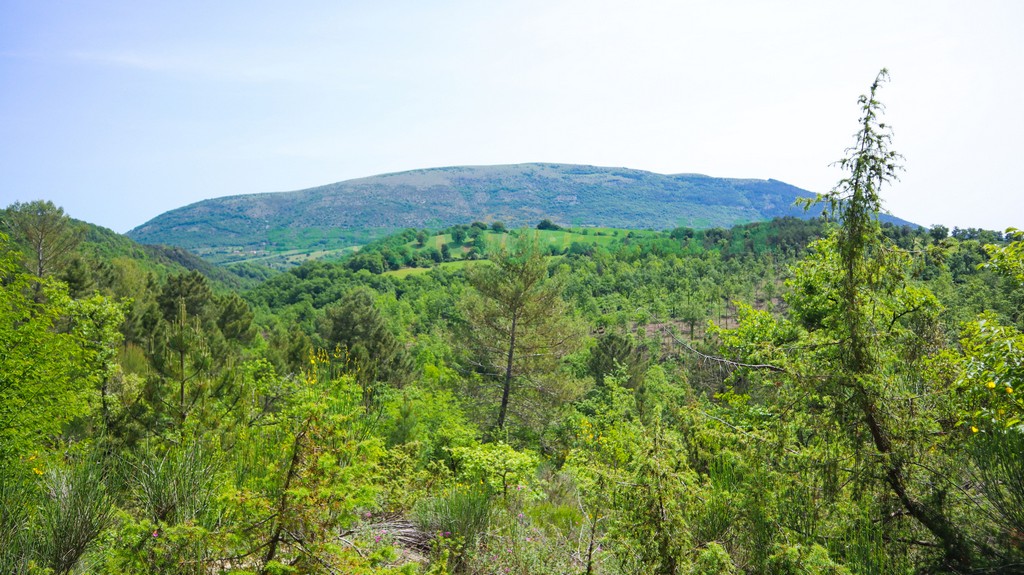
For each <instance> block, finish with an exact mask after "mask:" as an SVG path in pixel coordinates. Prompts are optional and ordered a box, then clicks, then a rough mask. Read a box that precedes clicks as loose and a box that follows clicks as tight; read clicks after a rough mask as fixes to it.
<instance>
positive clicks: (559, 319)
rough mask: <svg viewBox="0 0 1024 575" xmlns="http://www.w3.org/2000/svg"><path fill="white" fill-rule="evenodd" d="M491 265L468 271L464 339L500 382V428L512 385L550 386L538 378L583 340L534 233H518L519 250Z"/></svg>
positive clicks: (485, 369)
mask: <svg viewBox="0 0 1024 575" xmlns="http://www.w3.org/2000/svg"><path fill="white" fill-rule="evenodd" d="M491 262H492V264H493V265H481V266H476V267H473V268H471V269H469V270H467V274H466V275H467V280H468V282H469V284H470V285H471V286H472V287H473V289H472V290H471V291H470V292H468V294H467V296H466V298H465V300H464V306H463V307H464V309H465V314H466V320H467V325H466V327H467V329H466V331H465V333H464V336H463V338H464V340H465V343H466V345H467V348H468V350H469V352H470V353H471V354H472V361H473V362H474V363H475V365H476V367H477V369H478V370H479V371H480V372H481V373H482V374H484V375H485V377H488V378H492V379H495V380H497V381H499V382H500V386H501V403H500V406H499V408H498V416H497V420H496V422H495V425H494V427H495V428H496V429H499V430H500V429H502V428H504V426H505V421H506V418H507V417H508V411H509V404H510V402H511V400H512V394H513V390H514V389H516V388H523V387H531V388H534V389H538V390H543V389H545V388H548V389H549V391H550V387H549V386H546V385H545V384H543V383H542V382H541V381H540V379H541V377H542V376H543V375H545V374H548V375H550V374H552V372H554V371H555V369H556V366H557V362H558V360H559V359H561V358H562V357H564V356H565V355H566V354H567V353H570V352H571V351H573V350H574V349H575V348H576V346H577V345H578V343H579V331H578V329H577V328H576V326H575V324H574V323H573V322H572V321H571V320H570V318H569V316H568V311H567V306H566V303H565V301H564V300H563V299H562V291H563V283H562V278H561V277H558V276H556V277H554V278H549V277H548V267H547V263H546V261H545V259H544V252H543V249H542V248H541V246H540V245H539V244H538V242H537V241H536V240H535V239H533V238H532V237H527V236H521V237H519V238H517V241H516V245H515V250H514V251H512V252H506V251H502V252H500V253H498V254H495V255H493V256H492V257H491Z"/></svg>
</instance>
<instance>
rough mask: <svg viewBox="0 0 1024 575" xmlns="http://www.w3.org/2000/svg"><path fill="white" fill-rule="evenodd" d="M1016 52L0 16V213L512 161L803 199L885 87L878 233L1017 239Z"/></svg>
mask: <svg viewBox="0 0 1024 575" xmlns="http://www.w3.org/2000/svg"><path fill="white" fill-rule="evenodd" d="M894 4H895V5H896V6H895V7H894V6H893V5H894ZM1022 29H1024V2H1015V1H1005V2H995V1H987V2H986V1H975V2H943V1H915V2H909V1H907V2H898V3H897V2H887V1H859V2H849V1H842V2H830V1H822V0H816V1H788V2H782V1H778V2H770V1H747V2H741V1H730V0H718V1H712V0H702V1H688V2H645V1H642V0H633V1H621V2H610V1H609V2H603V1H597V0H588V1H562V0H545V1H522V2H490V1H482V0H477V1H436V2H429V1H419V2H412V1H409V2H389V1H384V0H381V1H375V2H369V1H367V2H359V1H356V2H293V3H288V4H287V5H286V4H285V3H283V2H252V1H247V2H209V1H204V2H186V1H175V2H145V1H141V0H135V1H131V2H127V1H126V2H74V1H62V2H49V1H40V0H33V1H11V0H0V134H2V136H0V205H7V204H9V203H11V202H13V201H27V200H32V199H38V198H44V199H50V200H53V201H54V202H55V203H57V204H59V205H62V206H64V208H65V209H66V211H67V212H68V213H69V214H70V215H72V216H74V217H76V218H80V219H84V220H87V221H91V222H94V223H97V224H101V225H104V226H107V227H110V228H112V229H114V230H116V231H119V232H124V231H127V230H128V229H130V228H132V227H134V226H137V225H139V224H142V223H143V222H145V221H146V220H148V219H150V218H152V217H154V216H156V215H158V214H159V213H161V212H163V211H166V210H169V209H173V208H175V207H179V206H182V205H185V204H188V203H191V202H195V201H199V200H202V199H205V198H211V197H216V196H224V195H233V194H244V193H255V192H271V191H285V190H295V189H301V188H306V187H311V186H315V185H320V184H326V183H331V182H335V181H340V180H345V179H350V178H356V177H362V176H369V175H373V174H379V173H385V172H393V171H401V170H407V169H415V168H425V167H435V166H448V165H461V164H506V163H518V162H531V161H546V162H561V163H585V164H595V165H606V166H626V167H630V168H638V169H646V170H651V171H656V172H661V173H678V172H698V173H704V174H708V175H712V176H725V177H751V178H775V179H778V180H782V181H785V182H788V183H791V184H794V185H797V186H800V187H803V188H807V189H810V190H812V191H827V190H828V189H829V188H830V187H831V186H832V184H833V183H834V182H835V181H836V180H837V179H838V178H839V176H840V174H839V173H838V172H837V171H836V169H835V168H832V167H830V166H829V164H830V163H831V162H832V161H834V160H836V159H838V158H839V157H841V155H842V153H843V149H844V148H845V147H846V146H848V145H849V144H850V143H851V142H852V139H851V136H852V134H853V132H854V131H855V130H856V120H857V115H858V110H857V106H856V98H857V96H858V95H859V94H861V93H863V92H864V91H866V90H867V88H868V86H869V84H870V83H871V81H872V80H873V79H874V76H875V73H876V72H877V71H878V69H879V68H881V67H883V66H886V67H888V68H889V69H890V71H891V73H892V83H891V84H889V85H888V86H886V87H885V88H884V89H883V91H882V94H881V97H882V100H883V101H884V102H885V103H886V104H887V105H888V109H889V114H888V120H889V121H890V123H891V124H892V125H893V126H894V127H895V131H896V134H895V140H894V147H895V149H897V150H898V151H900V152H902V153H903V154H904V155H905V156H906V158H907V160H906V167H907V171H906V172H905V174H904V175H903V179H902V182H900V183H898V184H897V185H896V186H895V187H893V188H892V189H890V190H888V191H886V193H885V196H886V198H887V205H888V207H889V208H890V210H891V211H892V212H893V213H895V214H896V215H898V216H900V217H903V218H906V219H909V220H911V221H915V222H918V223H921V224H923V225H931V224H935V223H942V224H945V225H948V226H950V227H952V226H960V227H985V228H990V229H1003V228H1005V227H1007V226H1011V225H1012V226H1017V227H1024V190H1022V187H1021V184H1020V181H1021V176H1020V175H1019V172H1020V162H1021V158H1022V157H1024V105H1022V104H1021V102H1022V97H1024V34H1021V33H1020V30H1022Z"/></svg>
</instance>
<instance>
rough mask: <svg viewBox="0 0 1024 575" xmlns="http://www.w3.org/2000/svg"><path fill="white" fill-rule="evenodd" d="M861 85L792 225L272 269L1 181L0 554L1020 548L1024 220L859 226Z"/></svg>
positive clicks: (132, 562) (389, 253)
mask: <svg viewBox="0 0 1024 575" xmlns="http://www.w3.org/2000/svg"><path fill="white" fill-rule="evenodd" d="M884 79H885V77H884V74H882V75H880V76H879V78H878V81H876V83H875V84H874V85H873V86H872V87H871V91H870V92H869V94H868V95H865V96H864V97H862V99H861V101H860V103H861V112H862V116H861V119H860V123H859V131H858V134H857V138H856V140H855V142H854V146H853V147H852V148H851V149H850V150H849V151H848V152H847V156H846V157H845V158H844V159H843V160H841V162H840V165H841V166H842V167H843V168H844V170H845V172H846V175H845V176H844V178H843V180H842V181H840V182H839V184H838V185H837V186H836V188H835V189H834V190H833V191H832V192H831V193H829V194H826V195H824V196H822V197H821V198H819V199H818V203H817V204H816V206H817V207H815V208H814V209H820V208H825V215H824V217H822V218H817V219H809V220H808V219H797V218H781V219H776V220H772V221H769V222H758V223H750V224H745V225H741V226H735V227H732V228H728V229H725V228H712V229H705V230H699V229H691V228H685V227H681V228H676V229H673V230H667V231H653V230H640V229H625V228H618V229H617V228H580V227H569V228H565V227H563V226H559V225H557V224H554V223H553V222H551V221H550V220H548V221H542V222H541V223H540V225H538V226H537V227H536V228H512V227H511V226H506V225H504V224H501V223H498V222H490V223H483V222H476V223H473V224H465V225H456V226H451V227H449V228H445V229H441V230H425V229H409V230H406V231H402V232H398V233H396V234H393V235H391V236H388V237H386V238H382V239H379V240H376V241H374V242H371V243H369V244H367V245H364V246H363V247H362V248H361V249H360V250H359V251H358V252H356V253H354V254H351V255H349V256H348V257H346V258H345V259H341V260H339V261H315V262H307V263H304V264H302V265H299V266H295V267H292V268H291V269H289V270H287V271H284V272H279V273H274V272H272V271H270V270H268V269H266V268H262V267H260V266H259V265H256V264H252V263H247V264H241V265H233V266H231V265H228V266H223V267H212V266H210V265H209V264H205V262H202V261H201V260H199V261H197V260H195V258H194V257H193V256H191V255H190V254H188V253H187V252H182V251H174V250H166V249H158V248H152V247H141V246H138V245H137V244H134V243H132V242H131V241H130V240H127V239H125V238H121V237H119V236H116V235H115V234H111V233H106V232H103V231H100V230H97V229H94V228H92V227H90V226H88V225H86V224H83V223H81V222H75V221H73V220H70V219H69V218H67V216H66V215H65V214H64V213H63V211H62V210H61V209H60V208H58V207H56V206H54V205H53V204H51V203H49V202H43V201H40V202H33V203H30V204H14V205H12V206H10V207H8V208H7V209H6V210H4V211H3V212H2V214H0V220H2V222H3V227H2V235H0V572H3V573H86V572H88V573H196V574H200V573H202V574H206V573H468V574H484V573H495V574H498V573H586V574H611V573H652V574H680V575H682V574H736V573H751V574H761V573H764V574H769V573H771V574H776V573H794V574H796V573H835V574H841V573H884V574H910V573H978V574H981V573H997V572H999V573H1015V572H1016V573H1021V572H1024V511H1022V510H1024V401H1022V399H1021V394H1022V393H1024V390H1021V391H1018V389H1019V388H1021V387H1022V385H1024V233H1022V232H1020V231H1017V230H1012V229H1011V230H1008V231H1006V232H1005V233H1002V232H992V231H986V230H975V229H971V230H960V229H954V230H952V231H951V230H948V229H946V228H944V227H942V226H935V227H933V228H931V229H924V228H918V227H909V226H902V227H901V226H896V225H893V224H888V223H886V224H882V223H879V220H878V213H879V211H880V210H881V209H882V198H883V194H884V193H888V190H889V189H890V188H891V187H893V186H894V184H895V181H894V180H895V176H896V175H897V172H898V169H899V156H898V154H896V153H895V152H893V151H892V149H891V142H890V136H889V131H888V128H887V126H885V125H884V123H883V122H882V118H881V112H882V108H881V105H880V104H879V102H878V98H877V91H878V90H879V88H880V86H881V83H882V82H883V81H884ZM812 203H813V202H812Z"/></svg>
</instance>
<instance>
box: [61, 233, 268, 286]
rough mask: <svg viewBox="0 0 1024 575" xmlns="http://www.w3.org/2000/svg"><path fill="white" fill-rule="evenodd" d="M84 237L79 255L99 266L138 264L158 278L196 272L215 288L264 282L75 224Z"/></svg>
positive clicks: (182, 253) (181, 252)
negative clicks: (121, 262) (121, 260)
mask: <svg viewBox="0 0 1024 575" xmlns="http://www.w3.org/2000/svg"><path fill="white" fill-rule="evenodd" d="M75 225H76V226H78V227H79V229H80V230H81V232H80V233H81V234H82V243H81V244H80V245H79V248H78V251H79V253H81V254H82V255H85V256H86V257H88V258H90V259H92V260H94V261H98V262H107V263H109V262H111V261H112V260H114V259H116V258H126V259H131V260H134V261H135V262H136V263H137V264H138V265H139V267H140V268H141V269H142V270H144V271H147V272H152V273H153V274H155V275H156V276H157V277H161V278H162V277H166V276H168V275H172V274H181V273H184V272H186V271H191V270H195V271H198V272H199V273H201V274H203V275H204V276H206V277H207V278H209V279H210V280H212V281H213V282H214V285H215V286H222V287H225V288H229V289H241V288H245V287H249V286H250V285H253V284H255V283H256V282H257V281H258V280H260V279H263V278H262V277H260V278H247V277H242V276H239V275H237V274H235V273H232V272H231V271H229V270H227V269H225V268H222V267H218V266H215V265H213V264H211V263H210V262H207V261H206V260H204V259H202V258H200V257H197V256H196V255H195V254H193V253H191V252H189V251H187V250H184V249H182V248H179V247H173V246H166V245H140V244H139V243H138V242H135V241H134V240H132V239H130V238H127V237H125V236H123V235H121V234H118V233H117V232H114V231H112V230H109V229H107V228H104V227H101V226H97V225H95V224H90V223H88V222H83V221H79V220H75Z"/></svg>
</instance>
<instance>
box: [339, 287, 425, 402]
mask: <svg viewBox="0 0 1024 575" xmlns="http://www.w3.org/2000/svg"><path fill="white" fill-rule="evenodd" d="M374 299H375V298H374V294H373V292H371V291H370V290H368V289H366V288H357V289H354V290H352V291H350V292H349V293H347V294H345V296H344V297H343V298H342V299H341V301H340V302H338V303H337V304H336V305H334V306H331V307H328V308H327V310H326V314H325V317H324V321H323V323H322V325H321V329H320V334H321V336H322V337H323V339H324V342H325V343H326V344H327V348H328V349H329V350H331V351H337V352H340V354H341V355H343V356H344V361H346V362H347V365H346V367H345V368H344V369H345V370H346V371H348V372H349V373H353V374H355V376H356V380H357V381H358V382H359V383H360V385H362V386H363V389H364V391H365V392H366V397H365V398H364V399H366V400H367V401H369V400H370V398H371V396H372V395H373V394H374V392H373V385H374V384H375V383H384V384H388V385H392V386H395V387H401V386H403V385H404V384H405V383H407V382H408V380H409V378H410V377H411V376H412V373H413V363H412V359H411V358H410V357H409V354H408V353H407V352H406V350H405V346H404V345H402V343H401V342H400V341H398V338H396V337H395V335H394V334H393V333H392V332H391V330H390V329H389V328H388V325H387V323H386V322H385V320H384V317H383V316H382V315H381V313H380V310H379V309H377V304H376V302H375V301H374Z"/></svg>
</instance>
